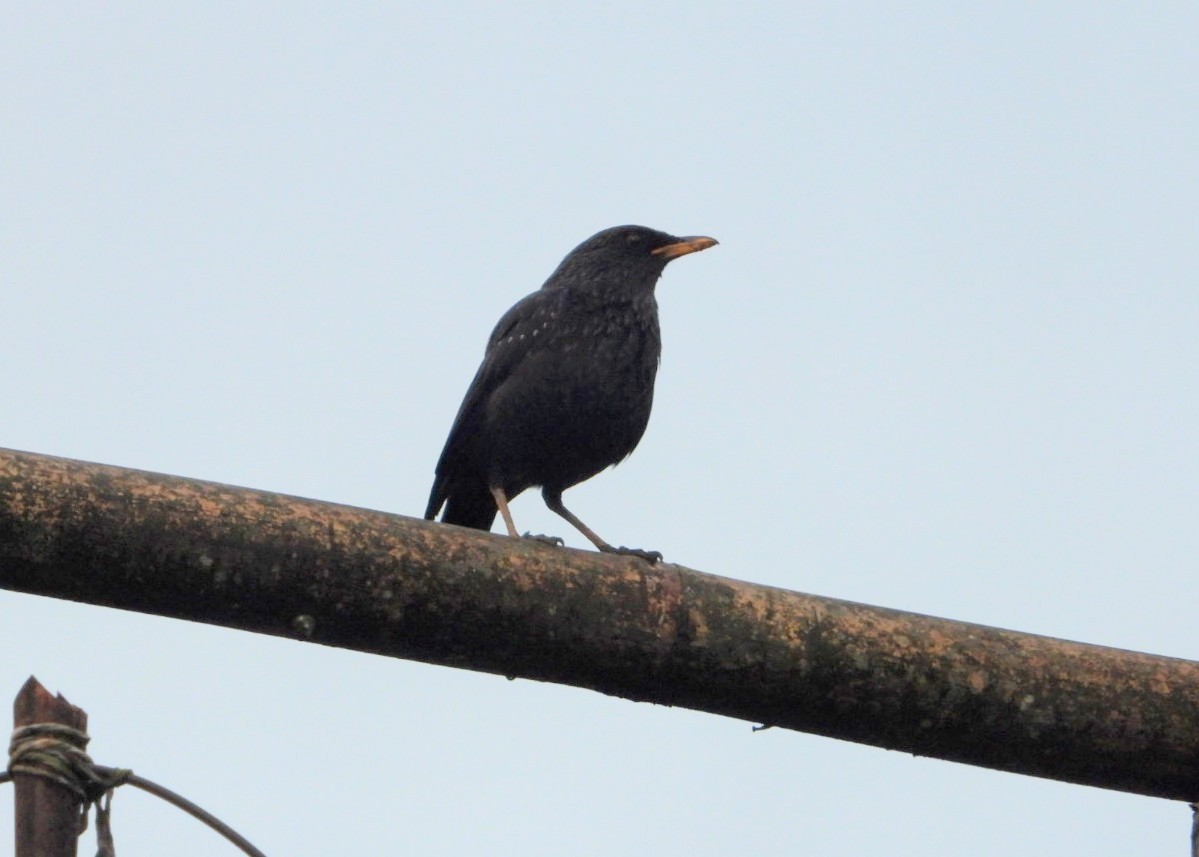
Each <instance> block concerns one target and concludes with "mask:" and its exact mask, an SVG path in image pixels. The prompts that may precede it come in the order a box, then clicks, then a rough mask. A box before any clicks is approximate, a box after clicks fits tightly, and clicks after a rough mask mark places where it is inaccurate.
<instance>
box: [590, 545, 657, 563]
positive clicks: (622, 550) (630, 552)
mask: <svg viewBox="0 0 1199 857" xmlns="http://www.w3.org/2000/svg"><path fill="white" fill-rule="evenodd" d="M600 550H602V551H603V552H604V553H614V554H619V555H620V556H635V557H638V558H640V559H643V560H645V561H646V562H648V563H649V564H650V565H653V564H654V563H657V562H661V561H662V552H661V551H643V550H641V549H640V548H626V547H624V546H621V547H618V548H614V547H612V546H611V545H608V547H606V548H600Z"/></svg>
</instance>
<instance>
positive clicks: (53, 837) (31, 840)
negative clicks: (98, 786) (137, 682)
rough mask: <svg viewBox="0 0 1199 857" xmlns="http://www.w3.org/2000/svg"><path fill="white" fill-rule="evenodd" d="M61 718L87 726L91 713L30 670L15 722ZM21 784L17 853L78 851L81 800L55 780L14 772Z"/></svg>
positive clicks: (35, 856)
mask: <svg viewBox="0 0 1199 857" xmlns="http://www.w3.org/2000/svg"><path fill="white" fill-rule="evenodd" d="M35 723H61V724H62V725H64V726H70V727H71V728H72V729H78V730H79V731H80V732H86V731H87V714H86V713H85V712H84V711H83V710H82V709H80V708H76V707H75V706H74V705H71V703H69V702H67V701H66V700H65V699H64V698H63V696H62V694H58V695H57V696H55V695H53V694H51V693H50V691H48V690H46V688H44V687H42V685H41V684H40V683H39V682H38V680H37V679H36V678H33V677H32V676H30V678H29V680H28V681H27V682H25V684H24V685H23V686H22V687H21V690H20V692H19V693H18V694H17V697H16V699H15V700H14V701H13V728H14V729H15V728H20V727H22V726H31V725H33V724H35ZM13 787H14V788H15V789H16V840H17V842H16V846H17V847H16V857H75V853H76V845H77V844H78V842H79V832H80V821H81V818H82V816H81V815H80V812H81V810H82V803H81V802H80V801H79V799H78V798H76V797H75V795H73V794H71V792H69V791H68V790H67V789H65V788H63V787H62V786H61V785H59V784H58V783H56V782H53V781H52V780H48V779H46V778H45V777H39V776H36V775H34V774H22V773H15V774H13Z"/></svg>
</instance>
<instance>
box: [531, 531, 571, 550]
mask: <svg viewBox="0 0 1199 857" xmlns="http://www.w3.org/2000/svg"><path fill="white" fill-rule="evenodd" d="M521 538H522V539H529V540H530V541H534V542H541V544H543V545H550V546H552V547H558V548H560V547H562V546H563V545H565V544H566V542H564V541H562V539H560V538H559V537H558V536H542V535H534V534H533V533H525V534H524V535H523V536H521Z"/></svg>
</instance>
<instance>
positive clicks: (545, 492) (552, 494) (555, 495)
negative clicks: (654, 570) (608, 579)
mask: <svg viewBox="0 0 1199 857" xmlns="http://www.w3.org/2000/svg"><path fill="white" fill-rule="evenodd" d="M541 496H542V498H543V499H544V500H545V505H547V506H549V507H550V509H551V511H553V512H556V513H557V514H559V515H561V516H562V517H563V518H565V519H566V520H568V521H570V523H571V526H573V527H574V528H575V529H576V530H578V531H579V532H580V533H582V534H583V535H585V536H586V537H587V539H588V540H589V541H590V542H591V543H592V544H593V545H595V546H596V547H597V548H599V549H600V550H601V551H603V552H604V553H616V554H620V555H622V556H636V557H640V558H641V559H643V560H645V561H646V562H649V563H651V564H652V563H655V562H657V561H658V560H660V559H662V554H661V553H659V552H658V551H645V550H640V549H638V548H626V547H619V548H616V547H612V545H610V544H608V543H607V542H606V541H604V540H603V539H601V538H600V537H599V535H598V534H597V533H596V532H595V530H593V529H591V527H589V526H587V525H586V524H584V523H583V522H582V521H580V520H579V519H578V518H577V517H575V514H574V512H572V511H570V509H567V508H566V506H564V505H563V504H562V492H561V491H553V490H551V489H549V488H542V489H541Z"/></svg>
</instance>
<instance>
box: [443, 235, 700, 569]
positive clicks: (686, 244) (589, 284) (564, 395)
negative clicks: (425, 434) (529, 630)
mask: <svg viewBox="0 0 1199 857" xmlns="http://www.w3.org/2000/svg"><path fill="white" fill-rule="evenodd" d="M715 243H716V242H715V241H714V240H713V239H711V238H676V237H674V236H671V235H667V234H666V233H663V232H657V231H655V230H652V229H647V228H645V227H641V226H620V227H615V228H613V229H606V230H604V231H603V232H600V233H598V234H596V235H593V236H592V237H591V238H589V239H587V240H586V241H584V242H583V243H582V244H580V245H579V246H578V247H576V248H575V249H574V250H573V251H571V253H570V254H568V255H567V256H566V258H565V259H563V260H562V262H561V264H559V266H558V268H557V269H556V270H555V271H554V273H553V274H551V275H550V278H549V279H548V280H546V282H545V284H544V285H543V286H542V287H541V288H540V289H539V290H538V291H536V292H533V294H531V295H529V296H527V297H525V298H524V299H522V300H521V301H519V302H518V303H517V304H516V305H515V306H513V307H512V308H511V309H510V310H508V312H506V313H505V314H504V316H503V318H501V319H500V321H499V323H498V324H497V325H496V327H495V330H493V331H492V334H491V338H490V339H489V341H488V344H487V350H486V353H485V355H484V358H483V363H482V365H481V366H480V367H479V370H478V372H477V373H476V375H475V378H474V380H473V381H472V382H471V385H470V388H469V389H468V390H467V393H466V397H465V398H464V400H463V402H462V406H461V407H460V408H459V411H458V416H457V417H456V418H455V420H454V424H453V427H452V428H451V429H450V435H449V438H448V439H447V440H446V444H445V448H444V450H443V451H442V453H441V458H440V460H439V461H438V463H437V476H436V479H435V480H434V483H433V489H432V491H431V492H430V495H429V504H428V507H427V508H426V510H425V517H426V518H429V519H432V518H434V517H435V516H436V515H437V513H438V511H440V510H441V508H442V506H443V505H444V507H445V513H444V514H443V516H442V520H443V521H445V522H446V523H451V524H459V525H462V526H468V527H475V528H477V529H482V530H488V529H490V528H491V525H492V523H493V522H494V520H495V516H496V513H497V511H500V509H499V506H498V505H497V496H496V494H497V490H498V491H499V492H502V493H501V495H500V500H499V502H503V501H505V500H510V499H512V498H514V497H515V496H516V495H518V494H520V493H521V492H522V491H524V490H525V489H526V488H530V487H533V486H538V485H540V486H542V495H543V497H545V500H546V503H547V504H548V505H549V507H550V508H551V509H553V510H554V511H556V512H558V513H559V514H561V515H563V517H565V518H566V519H567V520H569V521H570V522H571V523H572V524H574V525H575V526H577V527H579V529H580V530H581V531H582V532H583V533H584V535H586V536H587V537H588V538H589V539H591V541H592V542H594V543H595V544H596V546H597V547H599V548H600V549H601V550H611V551H615V552H625V553H634V554H637V555H644V556H646V557H647V558H652V557H651V556H650V555H649V554H647V553H646V552H644V551H632V550H626V549H624V548H620V549H616V548H612V547H611V546H610V545H608V544H607V543H606V542H604V541H603V540H602V539H600V538H599V537H598V536H596V535H595V534H594V533H593V532H592V531H591V530H589V529H588V528H586V527H585V526H584V525H582V522H580V521H578V519H577V518H574V516H573V515H571V514H570V513H569V512H567V511H566V509H565V507H564V506H562V504H561V494H562V492H563V491H565V490H566V489H567V488H569V487H571V486H572V485H576V484H578V483H579V482H582V481H584V480H585V479H589V478H590V477H592V476H594V475H595V474H596V473H599V471H601V470H603V469H604V468H605V467H609V466H611V465H614V464H616V463H617V462H619V461H621V460H623V459H624V458H625V457H627V456H628V455H629V453H631V452H632V451H633V449H634V448H636V446H637V443H638V442H639V441H640V440H641V436H642V434H643V433H644V432H645V427H646V425H647V424H648V422H649V414H650V408H651V406H652V404H653V395H654V378H655V376H656V375H657V371H658V361H659V357H660V355H661V350H662V341H661V336H660V333H659V328H658V305H657V301H656V300H655V299H654V285H655V284H656V283H657V280H658V278H659V277H660V276H661V274H662V271H663V269H664V268H665V267H666V265H667V263H668V262H669V261H670V259H672V258H676V257H677V256H679V255H683V254H685V253H690V252H694V251H696V250H702V249H705V248H706V247H710V246H711V245H713V244H715ZM505 505H506V503H505ZM503 511H504V513H505V521H506V523H507V524H508V528H509V531H510V533H512V534H514V533H513V530H514V528H513V526H512V524H511V522H510V516H509V515H508V513H507V510H506V508H505V509H504V510H503Z"/></svg>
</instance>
